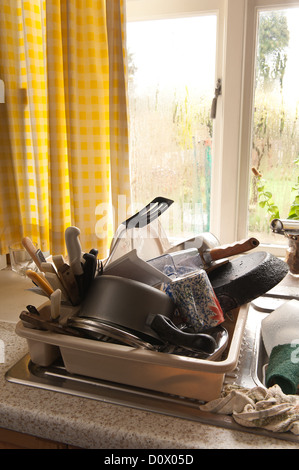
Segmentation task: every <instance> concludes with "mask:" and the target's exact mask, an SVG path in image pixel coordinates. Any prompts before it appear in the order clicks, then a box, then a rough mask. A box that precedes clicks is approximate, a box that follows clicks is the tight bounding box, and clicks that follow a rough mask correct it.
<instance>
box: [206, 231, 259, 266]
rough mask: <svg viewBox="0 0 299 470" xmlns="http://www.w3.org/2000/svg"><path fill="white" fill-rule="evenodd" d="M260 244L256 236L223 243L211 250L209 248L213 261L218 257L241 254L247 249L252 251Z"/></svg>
mask: <svg viewBox="0 0 299 470" xmlns="http://www.w3.org/2000/svg"><path fill="white" fill-rule="evenodd" d="M259 244H260V242H259V241H258V240H257V239H256V238H254V237H251V238H247V239H244V240H240V241H238V242H235V243H232V244H231V245H222V246H218V247H216V248H212V249H211V250H208V253H209V257H210V259H211V261H216V260H218V259H222V258H228V257H230V256H234V255H239V254H240V253H244V252H245V251H250V250H252V249H253V248H256V247H257V246H259Z"/></svg>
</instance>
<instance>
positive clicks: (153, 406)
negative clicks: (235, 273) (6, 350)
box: [6, 297, 299, 442]
mask: <svg viewBox="0 0 299 470" xmlns="http://www.w3.org/2000/svg"><path fill="white" fill-rule="evenodd" d="M282 302H283V300H282V299H275V298H272V297H265V298H260V299H258V300H257V301H256V302H253V303H252V304H251V305H250V307H249V312H248V318H247V322H246V327H245V333H244V337H243V341H242V345H241V351H240V358H239V363H238V366H237V368H236V369H235V370H234V371H233V372H231V373H229V374H226V376H225V381H224V384H237V385H240V386H243V387H248V388H252V387H255V386H262V387H263V386H264V385H263V368H264V366H265V364H267V362H268V357H267V354H266V351H265V349H264V346H263V341H262V338H261V321H262V319H263V318H264V317H265V316H266V315H268V314H269V313H270V311H272V310H274V309H275V308H277V306H279V303H280V304H281V303H282ZM264 305H265V306H264ZM6 379H7V380H8V381H9V382H13V383H17V384H21V385H26V386H31V387H38V388H43V389H46V390H51V391H55V392H60V393H66V394H70V395H76V396H80V397H82V398H87V399H93V400H98V401H105V402H106V403H107V402H108V403H112V404H115V405H122V406H129V407H131V408H137V409H140V410H146V411H151V412H156V413H161V414H165V415H170V416H175V417H178V418H184V419H189V420H193V421H198V422H201V423H205V424H211V425H215V426H221V427H224V428H229V429H233V430H238V431H243V432H250V433H253V434H259V435H263V436H268V437H272V438H273V437H276V438H279V439H284V440H289V441H293V442H299V437H296V436H295V435H293V434H291V433H281V434H276V433H273V432H270V431H266V430H259V429H256V430H255V429H253V428H245V427H241V426H239V425H238V424H236V423H235V421H234V420H233V418H232V417H231V416H226V415H217V414H212V413H206V412H203V411H201V410H200V409H199V405H200V402H199V401H198V400H193V399H187V398H184V397H179V396H174V395H169V394H163V393H159V392H153V391H150V390H146V389H142V388H137V387H131V386H126V385H123V384H118V383H114V382H107V381H103V380H99V379H92V378H88V377H85V376H79V375H74V374H69V373H68V372H67V371H66V370H65V368H64V366H63V364H62V362H59V360H58V361H57V362H56V363H54V364H53V365H52V366H50V367H48V368H43V367H40V366H36V365H35V364H33V363H32V362H31V361H30V357H29V355H27V356H25V357H24V358H23V359H22V360H20V361H19V362H18V363H17V364H15V365H14V366H13V367H12V368H11V369H10V370H9V371H8V372H7V374H6Z"/></svg>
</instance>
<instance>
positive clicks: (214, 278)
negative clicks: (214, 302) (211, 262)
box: [208, 251, 288, 312]
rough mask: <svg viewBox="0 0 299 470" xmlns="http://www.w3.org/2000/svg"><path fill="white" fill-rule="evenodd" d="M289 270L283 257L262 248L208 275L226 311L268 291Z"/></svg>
mask: <svg viewBox="0 0 299 470" xmlns="http://www.w3.org/2000/svg"><path fill="white" fill-rule="evenodd" d="M287 273H288V265H287V264H286V263H285V262H284V261H282V260H280V259H279V258H277V257H276V256H273V255H272V254H270V253H266V252H264V251H259V252H255V253H250V254H246V255H243V256H240V257H238V258H235V259H233V260H231V261H229V262H228V263H227V264H224V265H223V266H220V267H219V268H217V269H215V270H214V271H211V272H210V273H208V276H209V279H210V281H211V284H212V286H213V289H214V291H215V294H216V296H217V298H218V300H219V303H220V305H221V308H222V310H223V312H228V311H229V310H232V309H234V308H237V307H240V306H241V305H244V304H246V303H248V302H251V301H252V300H254V299H256V298H257V297H260V296H261V295H263V294H265V293H266V292H268V291H269V290H270V289H272V288H273V287H275V286H276V284H278V283H279V282H280V281H282V279H283V278H284V277H285V276H286V275H287Z"/></svg>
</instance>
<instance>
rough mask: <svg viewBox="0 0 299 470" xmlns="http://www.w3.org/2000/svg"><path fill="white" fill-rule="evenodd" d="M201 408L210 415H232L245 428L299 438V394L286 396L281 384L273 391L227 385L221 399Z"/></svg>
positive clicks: (262, 388) (275, 386) (274, 387)
mask: <svg viewBox="0 0 299 470" xmlns="http://www.w3.org/2000/svg"><path fill="white" fill-rule="evenodd" d="M199 408H200V410H202V411H207V412H209V413H218V414H225V415H232V417H233V419H234V420H235V421H236V423H238V424H240V425H241V426H245V427H249V428H260V429H266V430H268V431H272V432H287V431H290V432H292V433H293V434H295V435H299V395H285V394H284V393H283V392H282V390H281V388H280V387H279V385H274V386H273V387H270V388H269V389H266V388H264V387H254V388H252V389H248V388H244V387H241V386H238V385H226V386H225V387H224V388H223V391H222V394H221V398H217V399H216V400H212V401H210V402H208V403H205V404H204V405H200V407H199Z"/></svg>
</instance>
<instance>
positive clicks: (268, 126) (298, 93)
mask: <svg viewBox="0 0 299 470" xmlns="http://www.w3.org/2000/svg"><path fill="white" fill-rule="evenodd" d="M258 20H259V21H258V24H259V27H258V28H259V29H258V43H257V52H256V86H255V96H254V116H253V131H252V156H251V166H252V168H253V171H252V172H251V182H250V196H249V235H251V236H255V237H257V238H258V239H259V240H260V242H263V243H270V244H275V245H287V244H288V240H287V238H286V237H284V236H282V235H278V234H273V233H272V231H271V229H270V221H271V219H273V218H281V219H286V218H287V217H288V216H289V214H290V207H291V205H292V204H293V203H295V204H298V209H299V184H298V183H299V160H298V158H299V120H298V112H299V88H298V82H299V61H298V50H299V28H298V24H299V8H289V9H284V10H272V11H261V12H259V18H258ZM298 217H299V212H298Z"/></svg>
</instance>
